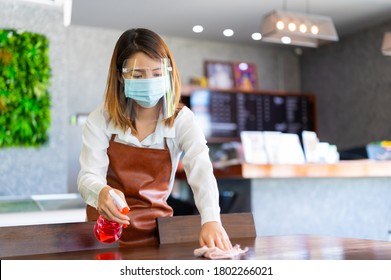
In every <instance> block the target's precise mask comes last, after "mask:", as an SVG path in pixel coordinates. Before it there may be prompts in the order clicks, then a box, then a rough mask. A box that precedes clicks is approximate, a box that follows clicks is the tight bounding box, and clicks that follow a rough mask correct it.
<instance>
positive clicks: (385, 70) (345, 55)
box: [301, 21, 391, 149]
mask: <svg viewBox="0 0 391 280" xmlns="http://www.w3.org/2000/svg"><path fill="white" fill-rule="evenodd" d="M390 30H391V21H389V22H386V23H384V24H381V25H379V26H376V27H372V28H370V29H367V30H364V31H361V32H359V33H357V34H354V35H351V36H349V37H347V38H344V39H342V40H341V41H340V42H338V43H333V44H330V45H327V46H324V47H321V48H318V49H311V50H306V51H305V52H304V54H303V57H302V59H301V78H302V89H303V91H308V92H313V93H315V94H316V96H317V112H318V113H317V116H318V132H319V136H320V139H321V140H322V141H327V142H331V143H334V144H336V145H337V147H338V148H340V149H349V148H355V147H360V146H365V145H366V144H367V143H369V142H371V141H378V140H385V139H391V125H390V121H389V120H390V108H391V57H390V56H384V55H382V53H381V44H382V40H383V35H384V33H385V32H386V31H390Z"/></svg>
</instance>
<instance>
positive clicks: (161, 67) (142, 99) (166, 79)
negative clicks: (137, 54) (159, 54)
mask: <svg viewBox="0 0 391 280" xmlns="http://www.w3.org/2000/svg"><path fill="white" fill-rule="evenodd" d="M122 77H123V79H124V93H125V96H126V97H127V101H128V106H127V107H128V108H127V109H128V110H129V114H130V116H131V117H132V118H137V117H139V116H140V113H141V112H142V111H143V112H145V111H146V110H145V109H148V110H149V111H150V112H151V113H153V112H154V113H155V114H156V116H157V117H159V118H160V117H162V118H163V119H167V118H170V117H171V116H172V115H173V114H174V112H175V106H174V104H175V92H174V88H173V81H172V67H171V63H170V59H168V58H162V59H148V60H147V61H145V60H137V59H126V60H125V61H124V62H123V66H122Z"/></svg>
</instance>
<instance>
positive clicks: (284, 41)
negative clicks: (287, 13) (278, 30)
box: [281, 36, 292, 45]
mask: <svg viewBox="0 0 391 280" xmlns="http://www.w3.org/2000/svg"><path fill="white" fill-rule="evenodd" d="M281 42H283V43H284V44H287V45H288V44H290V43H291V42H292V40H291V38H290V37H288V36H284V37H282V38H281Z"/></svg>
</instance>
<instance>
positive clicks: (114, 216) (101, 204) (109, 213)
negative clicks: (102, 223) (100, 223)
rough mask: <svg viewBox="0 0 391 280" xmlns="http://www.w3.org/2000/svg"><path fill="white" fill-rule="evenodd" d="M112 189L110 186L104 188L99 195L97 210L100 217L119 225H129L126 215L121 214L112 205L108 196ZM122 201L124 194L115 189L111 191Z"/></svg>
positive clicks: (115, 206)
mask: <svg viewBox="0 0 391 280" xmlns="http://www.w3.org/2000/svg"><path fill="white" fill-rule="evenodd" d="M111 189H113V188H111V187H110V186H106V187H104V188H103V189H102V190H101V191H100V193H99V199H98V207H97V210H98V212H99V214H100V215H102V216H103V217H105V218H106V219H107V220H110V221H114V222H117V223H120V224H124V225H129V220H130V218H129V217H128V216H127V215H124V214H122V213H121V212H120V211H119V210H118V208H117V205H116V204H115V203H114V200H113V198H112V197H111V195H110V194H109V191H110V190H111ZM113 190H114V191H115V192H116V193H117V194H118V195H119V196H120V197H121V198H122V199H123V200H124V201H126V200H125V196H124V194H123V193H122V192H121V191H119V190H116V189H113Z"/></svg>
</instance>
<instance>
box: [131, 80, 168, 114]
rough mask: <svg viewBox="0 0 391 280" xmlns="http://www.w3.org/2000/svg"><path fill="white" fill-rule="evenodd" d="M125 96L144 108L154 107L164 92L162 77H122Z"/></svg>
mask: <svg viewBox="0 0 391 280" xmlns="http://www.w3.org/2000/svg"><path fill="white" fill-rule="evenodd" d="M124 84H125V96H126V97H128V98H131V99H133V100H135V101H136V102H137V103H138V104H139V105H140V106H142V107H144V108H152V107H154V106H155V105H156V104H157V103H158V102H159V100H160V99H161V98H162V97H163V96H164V94H165V92H166V87H165V80H164V77H163V76H162V77H157V78H151V79H124Z"/></svg>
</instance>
